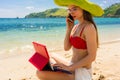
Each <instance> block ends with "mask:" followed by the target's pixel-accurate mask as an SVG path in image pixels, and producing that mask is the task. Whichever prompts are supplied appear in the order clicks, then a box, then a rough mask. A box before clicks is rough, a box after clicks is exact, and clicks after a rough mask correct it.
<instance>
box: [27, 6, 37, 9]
mask: <svg viewBox="0 0 120 80" xmlns="http://www.w3.org/2000/svg"><path fill="white" fill-rule="evenodd" d="M26 9H28V10H33V9H35V8H34V7H33V6H27V7H26Z"/></svg>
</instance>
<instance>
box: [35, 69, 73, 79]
mask: <svg viewBox="0 0 120 80" xmlns="http://www.w3.org/2000/svg"><path fill="white" fill-rule="evenodd" d="M36 74H37V77H38V78H39V79H40V80H74V75H73V74H66V73H62V72H53V71H37V73H36Z"/></svg>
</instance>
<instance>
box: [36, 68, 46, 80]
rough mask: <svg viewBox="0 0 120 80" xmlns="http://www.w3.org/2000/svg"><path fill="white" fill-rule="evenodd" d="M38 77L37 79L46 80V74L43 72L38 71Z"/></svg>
mask: <svg viewBox="0 0 120 80" xmlns="http://www.w3.org/2000/svg"><path fill="white" fill-rule="evenodd" d="M36 75H37V77H38V78H39V79H42V80H44V78H45V74H44V73H43V71H39V70H37V71H36Z"/></svg>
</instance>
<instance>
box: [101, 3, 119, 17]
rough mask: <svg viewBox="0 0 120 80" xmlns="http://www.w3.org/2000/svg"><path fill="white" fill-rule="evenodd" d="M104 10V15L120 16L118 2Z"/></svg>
mask: <svg viewBox="0 0 120 80" xmlns="http://www.w3.org/2000/svg"><path fill="white" fill-rule="evenodd" d="M104 11H105V14H104V15H103V16H104V17H120V3H116V4H113V5H111V6H110V7H108V8H106V9H105V10H104Z"/></svg>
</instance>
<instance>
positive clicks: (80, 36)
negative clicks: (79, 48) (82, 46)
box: [80, 25, 86, 37]
mask: <svg viewBox="0 0 120 80" xmlns="http://www.w3.org/2000/svg"><path fill="white" fill-rule="evenodd" d="M85 26H86V25H84V26H83V28H82V30H81V32H80V37H81V35H82V33H83V31H84V29H85Z"/></svg>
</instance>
